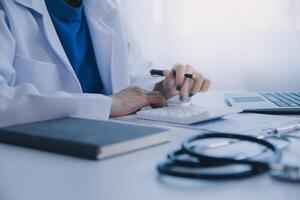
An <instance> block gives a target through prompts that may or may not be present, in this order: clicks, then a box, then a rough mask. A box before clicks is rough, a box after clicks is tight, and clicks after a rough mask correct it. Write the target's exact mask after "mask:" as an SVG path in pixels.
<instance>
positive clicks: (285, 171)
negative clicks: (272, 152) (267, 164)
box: [270, 164, 300, 183]
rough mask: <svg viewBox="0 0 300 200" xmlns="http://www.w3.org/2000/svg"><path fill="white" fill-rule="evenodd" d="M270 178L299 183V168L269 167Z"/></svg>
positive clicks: (278, 165) (276, 165)
mask: <svg viewBox="0 0 300 200" xmlns="http://www.w3.org/2000/svg"><path fill="white" fill-rule="evenodd" d="M271 169H272V171H271V173H270V174H271V176H272V177H273V178H274V179H277V180H281V181H286V182H294V183H300V168H299V167H295V166H288V165H281V164H275V165H272V167H271Z"/></svg>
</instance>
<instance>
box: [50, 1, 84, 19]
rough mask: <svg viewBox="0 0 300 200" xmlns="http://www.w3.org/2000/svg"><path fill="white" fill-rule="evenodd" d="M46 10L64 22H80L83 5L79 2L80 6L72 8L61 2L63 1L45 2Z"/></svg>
mask: <svg viewBox="0 0 300 200" xmlns="http://www.w3.org/2000/svg"><path fill="white" fill-rule="evenodd" d="M45 3H46V5H47V8H48V10H49V11H51V13H52V14H54V15H55V16H56V17H59V18H61V19H62V20H65V21H70V22H71V21H80V20H81V15H82V10H83V3H82V0H80V6H78V7H72V6H70V5H68V4H67V3H65V2H63V0H45Z"/></svg>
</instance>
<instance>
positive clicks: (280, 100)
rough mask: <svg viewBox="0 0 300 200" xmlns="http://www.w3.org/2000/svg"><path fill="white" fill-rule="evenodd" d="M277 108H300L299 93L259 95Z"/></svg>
mask: <svg viewBox="0 0 300 200" xmlns="http://www.w3.org/2000/svg"><path fill="white" fill-rule="evenodd" d="M261 95H263V96H264V97H266V98H267V99H268V100H270V101H272V102H273V103H275V104H276V105H277V106H279V107H300V92H274V93H273V92H272V93H261Z"/></svg>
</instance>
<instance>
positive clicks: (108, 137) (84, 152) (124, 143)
mask: <svg viewBox="0 0 300 200" xmlns="http://www.w3.org/2000/svg"><path fill="white" fill-rule="evenodd" d="M168 141H169V134H168V130H167V129H162V128H155V127H148V126H140V125H132V124H125V123H119V122H112V121H98V120H88V119H78V118H63V119H56V120H49V121H41V122H34V123H27V124H20V125H13V126H8V127H3V128H0V142H2V143H7V144H14V145H19V146H24V147H29V148H34V149H39V150H45V151H50V152H54V153H59V154H65V155H70V156H76V157H81V158H86V159H93V160H95V159H103V158H107V157H110V156H115V155H118V154H123V153H127V152H130V151H134V150H138V149H142V148H145V147H149V146H153V145H157V144H161V143H165V142H168Z"/></svg>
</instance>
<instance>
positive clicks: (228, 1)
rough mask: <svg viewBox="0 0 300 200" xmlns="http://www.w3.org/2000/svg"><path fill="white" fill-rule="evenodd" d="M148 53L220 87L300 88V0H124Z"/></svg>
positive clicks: (164, 65)
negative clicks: (179, 64)
mask: <svg viewBox="0 0 300 200" xmlns="http://www.w3.org/2000/svg"><path fill="white" fill-rule="evenodd" d="M120 5H121V9H122V11H123V13H124V16H125V18H126V20H127V22H128V24H129V25H130V26H131V28H132V30H133V32H134V33H135V35H136V37H137V39H138V40H139V42H140V44H141V46H142V48H143V50H144V55H145V57H146V58H148V59H151V60H153V61H154V63H156V65H157V66H158V67H160V68H168V67H171V66H172V65H173V64H174V63H176V62H182V63H189V64H192V65H193V66H194V67H196V68H197V69H198V70H199V71H201V72H202V73H203V74H204V75H205V76H207V77H209V78H210V79H212V81H213V88H215V89H243V90H283V89H286V90H300V31H299V30H300V28H299V27H300V25H299V24H300V22H299V19H300V18H299V16H300V7H299V5H300V4H299V0H120Z"/></svg>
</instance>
